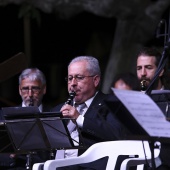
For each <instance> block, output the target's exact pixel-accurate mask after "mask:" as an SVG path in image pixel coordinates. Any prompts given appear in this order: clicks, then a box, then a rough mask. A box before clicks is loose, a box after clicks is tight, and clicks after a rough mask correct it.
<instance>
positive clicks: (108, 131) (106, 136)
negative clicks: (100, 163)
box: [52, 91, 124, 155]
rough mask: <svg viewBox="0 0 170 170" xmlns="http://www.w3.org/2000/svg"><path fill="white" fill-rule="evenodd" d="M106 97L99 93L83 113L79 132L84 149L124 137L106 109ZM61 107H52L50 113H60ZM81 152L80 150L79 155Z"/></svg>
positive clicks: (114, 119) (118, 125)
mask: <svg viewBox="0 0 170 170" xmlns="http://www.w3.org/2000/svg"><path fill="white" fill-rule="evenodd" d="M107 97H109V95H107V94H103V93H102V92H100V91H99V92H98V94H97V95H96V96H95V98H94V100H93V101H92V103H91V105H90V107H89V108H88V110H87V111H86V113H85V116H84V123H83V127H82V128H80V132H81V135H82V138H83V143H84V146H85V147H86V149H87V148H88V147H89V146H91V145H93V144H94V143H97V142H102V141H112V140H120V139H123V137H124V134H123V131H122V126H121V124H120V123H119V121H118V120H117V119H116V118H115V117H114V115H113V114H112V113H111V112H110V111H109V110H108V108H107V107H106V104H105V99H107ZM62 105H63V104H60V105H58V106H56V107H54V108H53V109H52V111H60V109H61V107H62ZM83 152H84V150H82V149H80V150H79V155H80V154H82V153H83Z"/></svg>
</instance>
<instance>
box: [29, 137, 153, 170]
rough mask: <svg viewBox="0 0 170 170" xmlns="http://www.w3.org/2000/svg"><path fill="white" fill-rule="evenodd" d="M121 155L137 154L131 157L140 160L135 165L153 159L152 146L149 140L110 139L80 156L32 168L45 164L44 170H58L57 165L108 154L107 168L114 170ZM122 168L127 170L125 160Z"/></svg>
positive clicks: (97, 157)
mask: <svg viewBox="0 0 170 170" xmlns="http://www.w3.org/2000/svg"><path fill="white" fill-rule="evenodd" d="M119 155H130V156H132V157H133V156H135V155H137V156H138V158H131V162H132V159H134V161H135V160H136V161H138V163H137V162H136V163H135V164H134V163H133V166H134V165H139V164H144V163H146V161H144V160H146V159H148V160H151V152H150V146H149V143H148V142H147V141H139V140H121V141H108V142H100V143H96V144H94V145H92V146H91V147H89V148H88V149H87V150H86V151H85V152H84V153H83V154H82V155H80V156H78V157H73V158H67V159H57V160H48V161H46V162H45V163H44V164H43V163H40V164H38V163H37V164H34V165H33V169H32V170H42V166H44V167H43V170H56V168H57V167H64V166H70V165H76V164H82V163H89V162H93V161H95V160H97V159H100V158H103V157H106V156H108V162H107V166H106V170H114V168H115V166H116V162H117V158H118V156H119ZM139 159H141V163H140V162H139ZM129 161H130V160H129ZM128 163H129V164H128ZM127 164H128V166H130V162H127ZM120 170H126V165H125V162H124V164H123V165H122V166H121V167H120Z"/></svg>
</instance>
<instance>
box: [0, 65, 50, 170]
mask: <svg viewBox="0 0 170 170" xmlns="http://www.w3.org/2000/svg"><path fill="white" fill-rule="evenodd" d="M19 94H20V96H21V98H22V104H21V105H20V106H21V107H29V106H38V108H39V110H40V112H47V111H50V109H51V108H50V107H49V106H46V105H44V104H43V102H42V100H43V97H44V95H45V94H46V78H45V75H44V74H43V72H42V71H41V70H39V69H38V68H27V69H25V70H23V71H22V73H21V74H20V76H19ZM27 157H28V155H24V154H23V155H21V154H19V155H18V154H0V169H3V170H8V169H10V170H24V169H26V168H27V169H29V167H31V166H32V164H33V163H37V162H44V161H46V160H48V159H50V158H51V155H50V152H47V151H38V152H37V153H36V154H34V155H31V160H30V161H31V165H28V163H29V162H28V160H27Z"/></svg>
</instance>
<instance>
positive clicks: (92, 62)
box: [68, 56, 101, 76]
mask: <svg viewBox="0 0 170 170" xmlns="http://www.w3.org/2000/svg"><path fill="white" fill-rule="evenodd" d="M79 61H87V63H88V65H87V70H88V71H89V73H91V74H92V75H99V76H101V71H100V66H99V61H98V60H97V59H96V58H94V57H92V56H78V57H75V58H73V59H72V60H71V62H70V63H69V65H68V67H69V66H70V64H72V63H75V62H79Z"/></svg>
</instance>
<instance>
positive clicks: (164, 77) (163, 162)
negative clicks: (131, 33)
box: [137, 47, 170, 170]
mask: <svg viewBox="0 0 170 170" xmlns="http://www.w3.org/2000/svg"><path fill="white" fill-rule="evenodd" d="M161 56H162V55H161V53H160V52H159V51H158V50H157V49H156V48H148V47H144V48H143V49H141V51H140V52H139V53H138V55H137V77H138V80H139V81H140V82H141V91H145V90H146V89H147V88H148V86H149V85H150V83H151V81H152V79H153V78H154V75H155V73H156V71H157V68H158V65H159V62H160V60H161ZM168 81H169V77H168V72H167V66H165V68H163V69H162V70H161V72H160V74H159V75H158V78H157V79H156V81H155V82H154V85H153V86H152V89H151V90H165V89H170V88H169V84H168ZM167 102H168V101H167ZM169 160H170V144H168V143H163V142H161V152H160V159H157V160H156V170H169V169H170V161H169Z"/></svg>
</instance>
